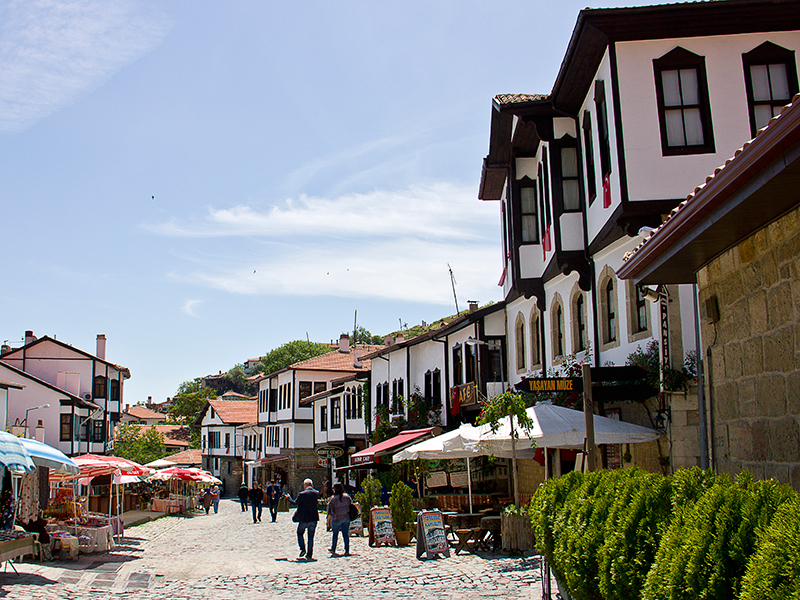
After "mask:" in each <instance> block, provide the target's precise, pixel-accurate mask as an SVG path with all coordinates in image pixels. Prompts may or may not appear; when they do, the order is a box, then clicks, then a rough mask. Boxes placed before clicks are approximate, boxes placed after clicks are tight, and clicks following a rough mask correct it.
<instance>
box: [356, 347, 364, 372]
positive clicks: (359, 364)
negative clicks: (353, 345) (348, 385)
mask: <svg viewBox="0 0 800 600" xmlns="http://www.w3.org/2000/svg"><path fill="white" fill-rule="evenodd" d="M353 354H355V357H356V359H355V360H354V361H353V366H354V367H355V368H356V369H360V368H361V367H363V366H364V363H363V362H361V355H362V354H364V351H363V350H356V351H355V352H354V353H353Z"/></svg>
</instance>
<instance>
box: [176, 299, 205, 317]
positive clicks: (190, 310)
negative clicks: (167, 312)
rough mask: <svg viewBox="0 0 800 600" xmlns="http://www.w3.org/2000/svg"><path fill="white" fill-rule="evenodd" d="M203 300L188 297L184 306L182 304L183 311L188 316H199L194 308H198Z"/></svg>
mask: <svg viewBox="0 0 800 600" xmlns="http://www.w3.org/2000/svg"><path fill="white" fill-rule="evenodd" d="M201 302H202V300H191V299H190V298H187V299H186V301H185V302H184V303H183V306H181V312H182V313H183V314H185V315H186V316H187V317H197V313H196V312H195V310H194V309H195V308H197V307H198V306H199V305H200V303H201Z"/></svg>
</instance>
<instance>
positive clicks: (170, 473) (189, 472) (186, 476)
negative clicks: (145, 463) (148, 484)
mask: <svg viewBox="0 0 800 600" xmlns="http://www.w3.org/2000/svg"><path fill="white" fill-rule="evenodd" d="M149 479H151V480H153V481H169V480H170V479H179V480H181V481H203V474H202V473H200V472H198V471H195V470H194V469H184V468H182V467H172V468H169V469H161V470H160V471H156V472H155V473H153V474H152V475H151V476H150V477H149Z"/></svg>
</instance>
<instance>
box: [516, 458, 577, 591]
mask: <svg viewBox="0 0 800 600" xmlns="http://www.w3.org/2000/svg"><path fill="white" fill-rule="evenodd" d="M582 483H583V474H582V473H578V472H575V471H573V472H571V473H567V474H566V475H564V476H563V477H558V478H556V479H550V480H548V481H547V482H546V483H543V484H542V485H541V486H539V489H538V490H537V491H536V494H534V496H533V498H532V499H531V503H530V505H529V507H528V515H529V516H530V518H531V527H532V528H533V534H534V536H535V537H536V549H537V550H538V552H540V553H541V554H542V555H543V556H544V557H545V558H546V559H547V562H548V563H549V564H550V566H551V567H553V568H554V569H555V570H556V572H557V573H558V574H559V577H560V576H561V572H562V571H561V570H560V569H559V564H558V563H559V561H558V560H557V559H556V557H555V551H554V548H555V535H556V534H555V531H554V529H555V518H556V516H557V515H558V514H559V513H560V512H561V511H562V510H563V508H564V504H565V503H566V500H567V497H568V496H569V494H570V493H571V492H572V491H573V490H574V489H576V488H577V487H579V486H580V485H581V484H582Z"/></svg>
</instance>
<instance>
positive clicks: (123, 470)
mask: <svg viewBox="0 0 800 600" xmlns="http://www.w3.org/2000/svg"><path fill="white" fill-rule="evenodd" d="M80 460H96V461H100V462H104V463H108V464H109V465H113V466H114V467H116V468H117V469H119V471H118V472H119V474H120V475H141V476H144V475H150V473H152V472H153V470H152V469H151V468H150V467H145V466H143V465H140V464H139V463H137V462H133V461H132V460H128V459H127V458H122V457H121V456H103V455H100V454H81V455H80V456H77V457H75V462H76V463H77V462H79V461H80Z"/></svg>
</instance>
